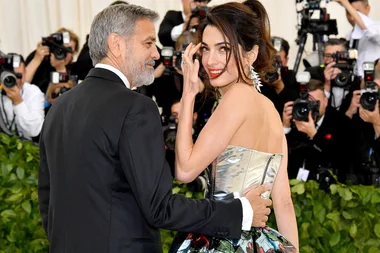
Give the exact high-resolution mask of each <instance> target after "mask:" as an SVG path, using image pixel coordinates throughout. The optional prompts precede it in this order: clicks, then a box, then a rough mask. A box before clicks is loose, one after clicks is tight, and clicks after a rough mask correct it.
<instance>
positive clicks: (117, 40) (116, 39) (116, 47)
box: [107, 33, 122, 57]
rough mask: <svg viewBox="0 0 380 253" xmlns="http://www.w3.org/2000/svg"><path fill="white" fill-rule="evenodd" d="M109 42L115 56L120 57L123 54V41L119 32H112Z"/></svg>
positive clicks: (109, 48)
mask: <svg viewBox="0 0 380 253" xmlns="http://www.w3.org/2000/svg"><path fill="white" fill-rule="evenodd" d="M107 42H108V50H109V51H110V52H111V54H113V55H114V56H115V57H119V56H120V54H121V42H122V38H121V36H120V35H119V34H116V33H111V34H110V35H109V36H108V39H107Z"/></svg>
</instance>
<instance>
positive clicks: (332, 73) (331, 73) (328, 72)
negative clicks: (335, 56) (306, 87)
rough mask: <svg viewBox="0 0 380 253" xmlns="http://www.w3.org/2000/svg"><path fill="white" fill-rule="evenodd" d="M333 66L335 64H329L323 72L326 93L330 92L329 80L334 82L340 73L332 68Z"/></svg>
mask: <svg viewBox="0 0 380 253" xmlns="http://www.w3.org/2000/svg"><path fill="white" fill-rule="evenodd" d="M335 64H336V62H330V63H329V64H327V66H326V67H325V70H324V71H323V73H324V76H325V90H327V91H328V92H331V80H334V79H335V77H336V76H337V75H338V74H340V73H342V71H341V70H340V69H338V68H334V66H335Z"/></svg>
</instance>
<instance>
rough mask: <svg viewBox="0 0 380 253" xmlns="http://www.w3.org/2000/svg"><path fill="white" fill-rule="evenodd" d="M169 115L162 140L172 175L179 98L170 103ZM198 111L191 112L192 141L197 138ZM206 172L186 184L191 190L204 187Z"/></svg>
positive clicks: (201, 189)
mask: <svg viewBox="0 0 380 253" xmlns="http://www.w3.org/2000/svg"><path fill="white" fill-rule="evenodd" d="M170 109H171V116H170V119H169V122H168V126H165V127H164V141H165V146H166V153H165V156H166V160H167V162H168V164H169V166H170V169H171V172H172V175H173V177H174V171H175V170H174V169H175V168H174V166H175V141H176V136H177V127H178V122H179V120H180V118H181V115H180V111H181V101H180V99H175V100H173V102H172V105H171V108H170ZM197 118H198V113H197V112H195V111H194V114H193V141H194V142H195V141H196V140H197V138H198V134H199V132H200V129H198V125H197ZM206 174H207V172H202V173H201V175H199V176H198V177H197V178H196V179H195V180H194V181H192V182H190V183H188V184H187V186H188V188H189V190H190V191H192V192H200V191H204V190H205V189H206V182H207V180H206V179H205V177H206V176H205V175H206Z"/></svg>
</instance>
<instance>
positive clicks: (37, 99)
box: [0, 54, 45, 140]
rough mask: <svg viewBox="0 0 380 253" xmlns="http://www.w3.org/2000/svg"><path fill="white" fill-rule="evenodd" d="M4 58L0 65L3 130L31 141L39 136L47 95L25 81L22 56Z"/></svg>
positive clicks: (6, 56) (15, 55) (0, 107)
mask: <svg viewBox="0 0 380 253" xmlns="http://www.w3.org/2000/svg"><path fill="white" fill-rule="evenodd" d="M2 59H3V60H5V63H2V64H1V63H0V72H1V76H2V78H1V79H2V80H0V83H1V85H2V91H1V98H0V99H1V103H0V109H1V120H2V122H4V127H5V129H2V130H3V131H4V132H6V133H9V134H13V133H15V134H16V135H18V136H19V137H22V138H25V139H28V140H32V137H36V136H38V135H39V133H40V131H41V128H42V124H43V122H44V118H45V115H44V94H43V93H42V92H41V91H40V89H39V88H38V87H37V86H35V85H33V84H30V83H28V82H25V62H24V59H23V57H22V56H21V55H18V54H9V55H5V56H3V58H2ZM1 65H2V66H1ZM5 76H7V78H5Z"/></svg>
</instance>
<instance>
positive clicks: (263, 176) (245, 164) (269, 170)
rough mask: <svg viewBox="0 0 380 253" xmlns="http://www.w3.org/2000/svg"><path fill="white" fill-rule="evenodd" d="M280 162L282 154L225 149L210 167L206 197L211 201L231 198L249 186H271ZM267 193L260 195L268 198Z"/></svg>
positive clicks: (236, 147)
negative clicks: (208, 187) (207, 194)
mask: <svg viewBox="0 0 380 253" xmlns="http://www.w3.org/2000/svg"><path fill="white" fill-rule="evenodd" d="M281 161H282V154H270V153H264V152H260V151H256V150H252V149H247V148H243V147H239V146H234V145H229V146H228V147H227V148H226V149H225V150H224V151H223V153H222V154H220V155H219V156H218V158H217V159H216V160H215V162H214V163H213V166H212V171H211V176H210V189H209V190H210V192H209V193H210V195H211V198H214V199H228V198H233V195H234V193H236V192H238V193H239V194H240V196H243V193H244V190H245V189H246V188H248V187H250V186H253V185H262V184H271V185H273V183H274V180H275V178H276V175H277V172H278V170H279V168H280V165H281ZM269 195H270V192H269V191H268V192H266V193H264V194H263V195H262V197H263V198H269Z"/></svg>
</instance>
